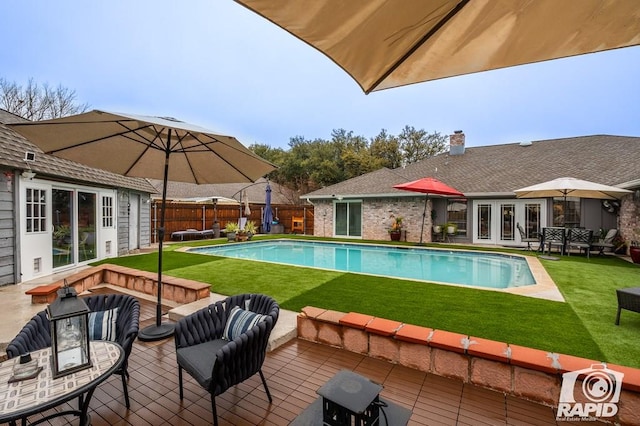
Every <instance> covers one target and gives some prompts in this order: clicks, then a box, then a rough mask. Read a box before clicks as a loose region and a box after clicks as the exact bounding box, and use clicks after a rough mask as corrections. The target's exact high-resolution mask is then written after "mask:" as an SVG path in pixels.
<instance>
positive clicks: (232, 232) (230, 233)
mask: <svg viewBox="0 0 640 426" xmlns="http://www.w3.org/2000/svg"><path fill="white" fill-rule="evenodd" d="M224 231H225V232H226V233H227V241H235V240H236V233H237V232H238V224H237V223H235V222H227V224H226V225H225V227H224Z"/></svg>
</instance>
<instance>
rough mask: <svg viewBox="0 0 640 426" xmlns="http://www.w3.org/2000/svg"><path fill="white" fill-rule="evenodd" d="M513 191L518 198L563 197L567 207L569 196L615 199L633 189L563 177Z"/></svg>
mask: <svg viewBox="0 0 640 426" xmlns="http://www.w3.org/2000/svg"><path fill="white" fill-rule="evenodd" d="M513 192H515V194H516V197H517V198H551V197H562V198H563V203H564V206H565V209H566V204H567V197H578V198H596V199H601V200H615V199H619V198H622V197H624V196H625V195H627V194H630V193H631V192H632V191H629V190H626V189H622V188H618V187H615V186H609V185H603V184H600V183H595V182H590V181H587V180H581V179H576V178H572V177H562V178H557V179H553V180H550V181H547V182H542V183H539V184H536V185H532V186H527V187H526V188H520V189H516V190H515V191H513ZM565 217H566V214H565Z"/></svg>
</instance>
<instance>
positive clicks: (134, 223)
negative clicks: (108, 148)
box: [0, 110, 155, 285]
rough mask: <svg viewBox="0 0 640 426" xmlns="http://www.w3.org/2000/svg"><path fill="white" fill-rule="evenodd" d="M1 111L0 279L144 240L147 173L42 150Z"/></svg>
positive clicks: (110, 253)
mask: <svg viewBox="0 0 640 426" xmlns="http://www.w3.org/2000/svg"><path fill="white" fill-rule="evenodd" d="M23 121H26V120H24V119H22V118H20V117H18V116H16V115H13V114H11V113H8V112H7V111H4V110H0V285H7V284H14V283H20V282H23V281H28V280H30V279H33V278H36V277H38V276H43V275H50V274H52V273H55V272H58V271H62V270H65V269H69V268H73V267H76V266H78V265H82V264H86V263H88V262H91V261H95V260H99V259H105V258H108V257H115V256H118V255H122V254H126V253H129V252H130V251H135V250H138V249H140V248H143V247H147V246H149V245H150V235H149V230H150V222H149V220H150V207H149V206H150V203H149V201H150V195H151V194H152V193H153V192H155V189H154V187H153V186H152V185H150V184H149V182H148V181H147V180H145V179H139V178H128V177H124V176H121V175H117V174H113V173H109V172H106V171H103V170H99V169H94V168H90V167H86V166H84V165H82V164H79V163H76V162H73V161H69V160H65V159H61V158H57V157H54V156H50V155H45V154H44V153H43V152H42V150H40V149H39V148H38V147H37V146H35V145H34V144H32V143H31V142H29V141H28V140H27V139H25V138H24V137H22V136H21V135H19V134H18V133H16V132H14V131H13V130H11V129H10V128H9V127H8V126H6V125H5V124H11V123H16V122H23Z"/></svg>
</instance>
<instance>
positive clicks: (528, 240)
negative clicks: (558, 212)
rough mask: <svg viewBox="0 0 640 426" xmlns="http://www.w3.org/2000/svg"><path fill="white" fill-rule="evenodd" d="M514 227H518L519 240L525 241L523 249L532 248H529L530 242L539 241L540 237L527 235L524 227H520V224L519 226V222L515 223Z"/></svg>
mask: <svg viewBox="0 0 640 426" xmlns="http://www.w3.org/2000/svg"><path fill="white" fill-rule="evenodd" d="M516 227H517V228H518V232H520V241H521V242H523V243H527V247H526V248H525V250H533V249H532V248H531V243H537V242H540V238H535V237H527V235H526V234H525V232H524V229H522V226H520V222H517V223H516ZM538 250H540V247H538Z"/></svg>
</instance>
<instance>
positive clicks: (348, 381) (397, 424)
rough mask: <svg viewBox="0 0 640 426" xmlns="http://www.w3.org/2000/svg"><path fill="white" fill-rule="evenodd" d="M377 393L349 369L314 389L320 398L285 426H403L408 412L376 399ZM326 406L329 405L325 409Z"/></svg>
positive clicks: (409, 413)
mask: <svg viewBox="0 0 640 426" xmlns="http://www.w3.org/2000/svg"><path fill="white" fill-rule="evenodd" d="M381 390H382V386H380V385H379V384H377V383H375V382H372V381H371V380H369V379H367V378H366V377H363V376H360V375H358V374H356V373H354V372H352V371H349V370H342V371H340V372H338V373H337V374H336V375H335V376H333V377H332V378H331V379H330V380H329V381H328V382H327V383H325V384H324V385H323V386H322V387H321V388H320V389H318V391H317V392H318V394H319V395H320V398H318V399H316V400H315V401H314V402H313V403H312V404H311V405H310V406H309V407H307V408H306V409H305V410H304V411H303V412H302V413H301V414H300V415H299V416H298V417H296V418H295V419H294V420H293V422H291V423H290V424H289V425H290V426H323V425H331V424H336V425H341V426H342V425H344V426H351V425H353V424H356V425H363V424H375V425H379V426H404V425H406V424H407V423H408V422H409V418H410V417H411V410H408V409H406V408H404V407H401V406H399V405H397V404H395V403H393V402H391V401H388V400H385V399H384V398H381V397H379V395H378V394H379V393H380V391H381ZM374 402H375V406H374ZM327 404H329V405H328V406H327ZM327 408H328V409H329V412H330V413H331V414H332V415H331V419H327V420H328V421H327V420H323V414H324V413H325V411H327ZM375 408H379V412H376V410H375ZM376 419H377V420H376ZM371 422H373V423H371Z"/></svg>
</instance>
